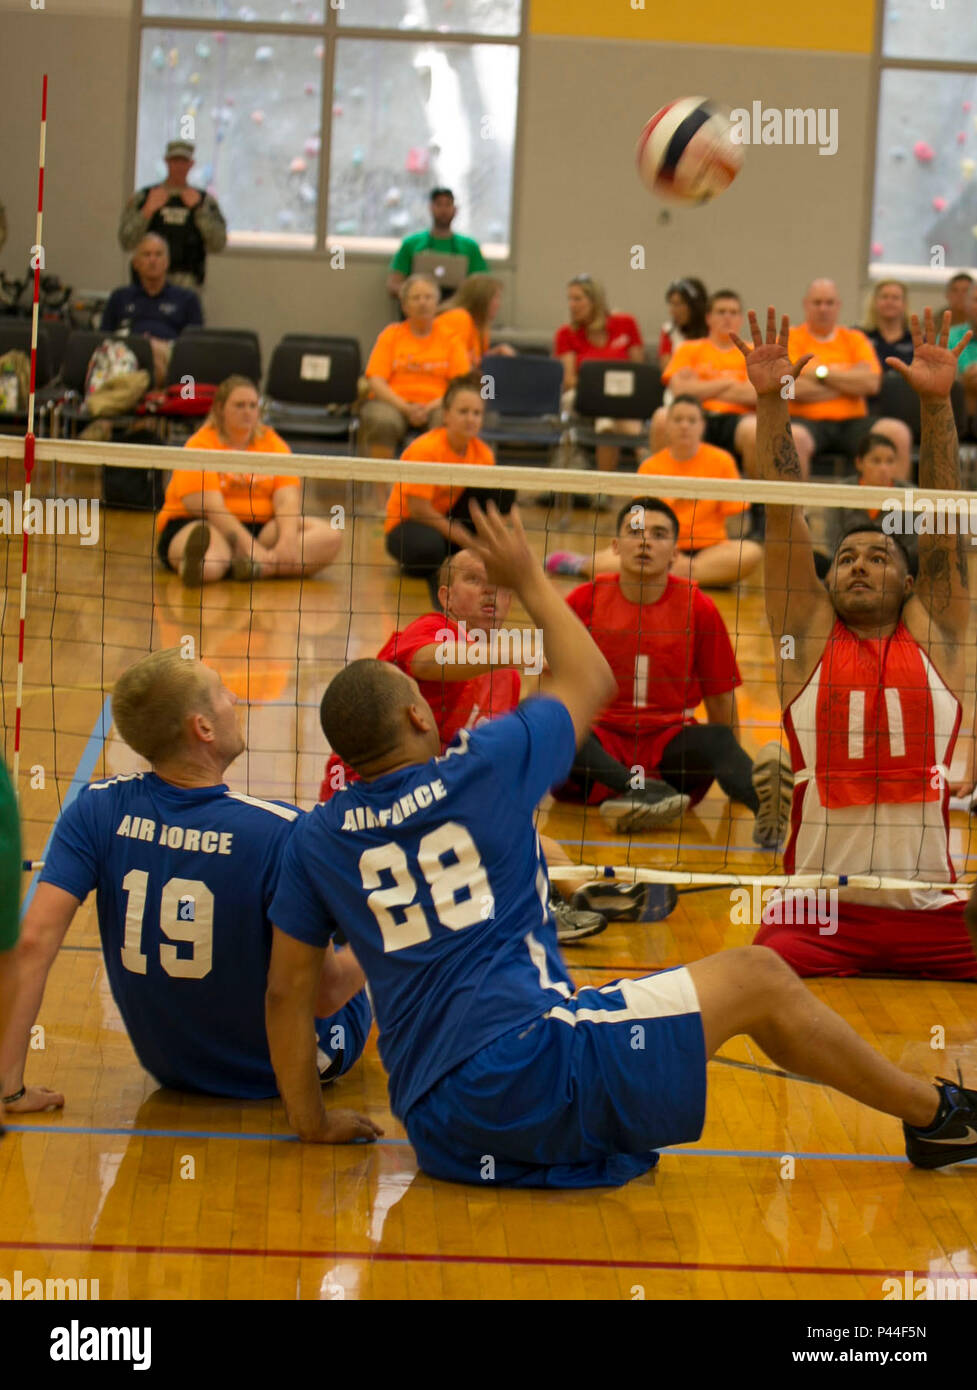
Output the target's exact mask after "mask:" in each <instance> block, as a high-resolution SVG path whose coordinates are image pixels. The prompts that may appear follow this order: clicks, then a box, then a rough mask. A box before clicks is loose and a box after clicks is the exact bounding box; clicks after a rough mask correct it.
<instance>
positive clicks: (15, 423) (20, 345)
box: [0, 318, 54, 434]
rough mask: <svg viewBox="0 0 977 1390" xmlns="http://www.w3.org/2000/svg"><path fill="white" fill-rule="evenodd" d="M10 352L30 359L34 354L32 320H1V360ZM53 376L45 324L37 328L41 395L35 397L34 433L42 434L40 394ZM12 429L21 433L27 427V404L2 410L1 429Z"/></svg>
mask: <svg viewBox="0 0 977 1390" xmlns="http://www.w3.org/2000/svg"><path fill="white" fill-rule="evenodd" d="M7 352H22V353H24V354H25V356H26V357H27V358H28V359H30V355H31V321H30V319H21V318H3V319H0V357H2V356H3V355H4V354H5V353H7ZM53 375H54V372H53V368H52V366H51V344H50V340H49V338H48V335H47V330H46V329H45V327H44V325H43V324H40V325H39V326H38V329H37V372H36V376H35V381H34V386H35V390H36V392H37V393H38V396H36V397H35V417H34V433H35V434H38V433H39V432H41V426H42V423H43V421H42V418H41V417H40V415H39V413H38V411H37V406H38V404H39V403H41V402H40V400H39V393H40V391H41V390H42V388H43V387H45V386H47V384H48V382H49V381H50V380H51V377H52V376H53ZM4 426H9V427H10V428H12V429H14V430H17V431H19V430H20V429H21V428H23V429H26V428H27V403H26V401H25V402H24V408H23V410H3V411H0V428H2V427H4Z"/></svg>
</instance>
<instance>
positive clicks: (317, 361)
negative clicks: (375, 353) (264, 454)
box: [265, 337, 360, 443]
mask: <svg viewBox="0 0 977 1390" xmlns="http://www.w3.org/2000/svg"><path fill="white" fill-rule="evenodd" d="M359 376H360V348H359V344H358V343H357V342H356V341H355V339H339V338H333V339H326V338H315V339H311V338H295V337H290V338H289V339H283V340H282V342H280V343H279V344H278V346H277V347H276V348H275V350H274V352H273V353H272V355H271V365H270V367H269V368H268V380H267V381H266V383H265V398H266V403H265V419H266V420H267V422H268V424H269V425H271V426H272V427H273V428H274V429H276V430H278V432H279V433H280V434H282V435H283V436H284V437H285V438H286V439H288V440H289V442H292V440H296V439H317V440H318V439H325V440H330V441H341V442H343V443H348V442H349V441H350V439H351V437H352V434H353V427H354V419H355V417H354V415H353V413H352V407H353V405H354V403H355V401H356V396H357V387H358V383H359Z"/></svg>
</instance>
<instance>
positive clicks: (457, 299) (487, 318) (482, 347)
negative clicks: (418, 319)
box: [436, 275, 516, 371]
mask: <svg viewBox="0 0 977 1390" xmlns="http://www.w3.org/2000/svg"><path fill="white" fill-rule="evenodd" d="M501 305H502V281H501V280H496V278H495V276H494V275H469V277H468V279H467V280H466V281H465V283H464V284H463V285H462V286H461V288H460V289H459V290H458V291H457V293H456V294H453V295H452V296H451V298H450V299H449V300H447V302H446V303H445V306H444V308H443V309H442V310H441V312H440V313H439V314H438V316H437V320H436V322H438V323H440V325H441V327H442V328H447V329H449V330H450V332H452V333H453V334H454V335H455V337H456V338H458V340H459V341H460V342H461V345H462V347H463V348H464V349H465V351H466V352H467V353H468V363H469V366H470V367H471V369H472V370H473V371H474V369H475V368H476V367H477V366H478V364H479V363H480V362H481V360H482V358H483V357H484V356H485V354H486V353H487V352H489V351H491V352H493V353H499V354H500V355H501V356H503V357H514V356H515V355H516V354H515V349H514V348H511V347H510V346H509V345H508V343H497V344H496V345H495V347H493V348H491V349H490V348H489V338H490V337H491V334H492V324H493V323H494V321H495V317H496V315H497V314H498V312H499V309H500V307H501Z"/></svg>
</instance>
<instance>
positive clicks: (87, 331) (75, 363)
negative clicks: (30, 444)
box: [46, 328, 153, 439]
mask: <svg viewBox="0 0 977 1390" xmlns="http://www.w3.org/2000/svg"><path fill="white" fill-rule="evenodd" d="M107 339H113V340H117V341H119V342H122V343H125V345H126V347H127V348H129V349H131V351H132V352H133V354H134V355H135V358H136V364H137V367H138V369H139V370H140V371H143V372H148V373H149V384H150V387H152V384H153V348H152V344H151V343H150V341H149V339H148V338H146V337H144V336H143V335H142V334H131V335H129V334H122V333H102V332H100V331H99V330H98V329H94V328H76V329H74V330H73V331H72V332H71V334H70V335H69V337H68V343H67V346H66V348H65V354H64V361H63V362H62V364H61V371H60V373H59V375H58V377H57V378H56V380H54V381H52V382H51V384H50V386H48V387H47V391H46V398H47V409H48V411H49V413H50V416H51V433H52V435H53V436H54V438H55V439H57V438H59V437H60V436H61V434H62V431H65V432H66V433H67V435H68V437H69V438H74V437H75V435H76V434H77V433H78V429H79V427H80V426H82V425H87V424H89V423H90V422H91V420H92V416H91V415H90V414H89V413H88V407H87V405H86V404H85V381H86V379H87V377H88V367H89V364H90V363H91V360H92V354H93V353H94V352H95V350H96V349H97V348H99V347H100V346H101V345H102V343H104V342H105V341H106V340H107ZM100 418H102V419H104V420H106V421H107V422H108V424H109V425H111V427H112V430H113V433H114V432H115V430H116V429H117V428H129V427H130V426H131V425H132V424H133V422H134V421H135V420H136V419H137V418H140V417H137V416H136V415H134V414H128V415H112V416H102V417H100Z"/></svg>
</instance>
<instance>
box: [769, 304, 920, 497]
mask: <svg viewBox="0 0 977 1390" xmlns="http://www.w3.org/2000/svg"><path fill="white" fill-rule="evenodd" d="M840 309H841V300H840V299H839V297H838V289H837V286H836V285H835V283H834V281H833V280H812V282H811V284H810V285H809V286H808V289H807V293H806V295H805V296H804V322H803V323H802V324H799V325H798V326H797V327H796V328H792V329H791V331H790V348H789V351H790V355H791V361H792V362H796V361H797V359H798V358H799V357H801V356H803V355H804V353H808V352H809V353H812V354H813V357H812V360H811V361H810V362H809V363H808V364H807V366H806V367H805V368H804V370H803V371H802V372H801V375H800V377H799V379H798V380H797V381H796V382H795V383H794V397H793V404H792V405H791V408H790V414H791V433H792V434H793V436H794V443H795V444H796V445H797V447H798V450H800V449H801V448H803V449H805V450H809V451H810V456H811V457H814V456H816V455H817V454H823V453H841V454H845V455H846V456H847V457H848V458H849V459H853V458H854V457H855V451H856V450H857V448H858V445H859V443H860V442H861V440H862V437H863V436H864V435H866V434H867V433H868V432H869V421H868V404H867V397H869V396H876V395H878V391H879V386H880V385H881V383H882V371H881V368H880V367H879V360H878V358H877V357H876V355H875V349H874V348H873V347H872V344H871V343H870V342H869V341H868V339H867V338H866V336H865V334H864V333H863V332H862V331H861V330H860V329H858V328H843V327H842V326H841V325H840V324H839V323H838V314H839V311H840ZM871 428H872V430H874V432H875V433H876V434H884V435H885V436H886V437H887V438H888V439H891V440H892V443H893V444H894V446H895V450H896V457H897V458H898V461H899V473H898V478H899V481H901V482H907V481H908V480H909V475H910V451H911V449H912V433H911V431H910V429H909V426H908V425H906V424H904V422H903V421H902V420H892V419H888V418H886V419H882V420H876V421H874V422H873V423H872V425H871Z"/></svg>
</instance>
